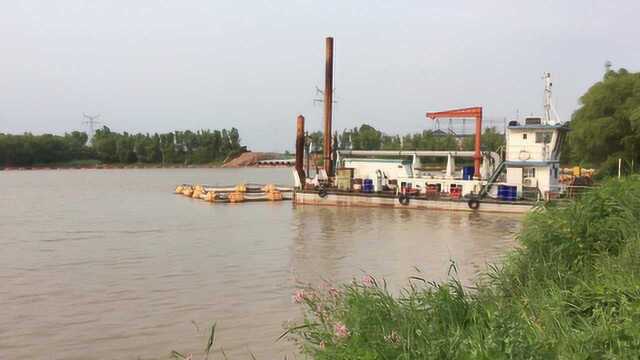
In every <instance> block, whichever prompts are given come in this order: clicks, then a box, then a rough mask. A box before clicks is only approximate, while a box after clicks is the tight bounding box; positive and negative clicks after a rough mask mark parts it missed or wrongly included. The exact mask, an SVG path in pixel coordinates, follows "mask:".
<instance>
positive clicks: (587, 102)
mask: <svg viewBox="0 0 640 360" xmlns="http://www.w3.org/2000/svg"><path fill="white" fill-rule="evenodd" d="M580 103H581V106H580V108H579V109H578V110H576V111H575V112H574V113H573V116H572V119H571V123H570V127H571V132H570V133H569V146H570V149H571V154H570V155H569V158H570V159H571V160H572V161H573V162H575V163H579V164H582V165H586V166H596V167H598V166H601V167H602V171H603V172H604V173H611V172H614V171H615V170H614V169H616V167H617V159H618V158H622V159H624V160H625V161H627V162H631V161H634V162H636V163H637V162H638V161H639V160H640V73H630V72H629V71H627V70H625V69H619V70H618V71H614V70H608V71H607V72H606V73H605V75H604V78H603V79H602V81H599V82H598V83H596V84H594V85H593V86H591V88H589V90H588V91H587V92H586V93H585V94H584V95H583V96H582V97H581V98H580Z"/></svg>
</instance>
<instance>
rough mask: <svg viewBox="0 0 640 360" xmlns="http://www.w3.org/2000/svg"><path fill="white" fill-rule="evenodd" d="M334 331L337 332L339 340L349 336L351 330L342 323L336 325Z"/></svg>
mask: <svg viewBox="0 0 640 360" xmlns="http://www.w3.org/2000/svg"><path fill="white" fill-rule="evenodd" d="M334 330H335V333H336V336H337V337H339V338H343V337H347V336H349V329H347V326H346V325H345V324H343V323H340V322H339V323H336V325H335V326H334Z"/></svg>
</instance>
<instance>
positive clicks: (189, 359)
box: [184, 353, 193, 360]
mask: <svg viewBox="0 0 640 360" xmlns="http://www.w3.org/2000/svg"><path fill="white" fill-rule="evenodd" d="M191 359H193V354H192V353H189V354H187V357H186V358H184V360H191Z"/></svg>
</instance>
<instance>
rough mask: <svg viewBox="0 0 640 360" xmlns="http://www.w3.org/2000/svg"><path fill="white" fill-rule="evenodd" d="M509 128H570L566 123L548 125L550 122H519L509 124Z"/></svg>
mask: <svg viewBox="0 0 640 360" xmlns="http://www.w3.org/2000/svg"><path fill="white" fill-rule="evenodd" d="M507 128H509V129H515V130H528V129H534V130H561V129H562V130H568V127H566V126H565V124H554V125H548V124H518V125H509V126H507Z"/></svg>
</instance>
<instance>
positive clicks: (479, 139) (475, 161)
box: [473, 108, 482, 179]
mask: <svg viewBox="0 0 640 360" xmlns="http://www.w3.org/2000/svg"><path fill="white" fill-rule="evenodd" d="M481 142H482V108H480V114H479V115H476V143H475V155H474V157H473V169H474V170H473V177H474V178H476V179H480V160H482V155H480V143H481Z"/></svg>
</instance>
